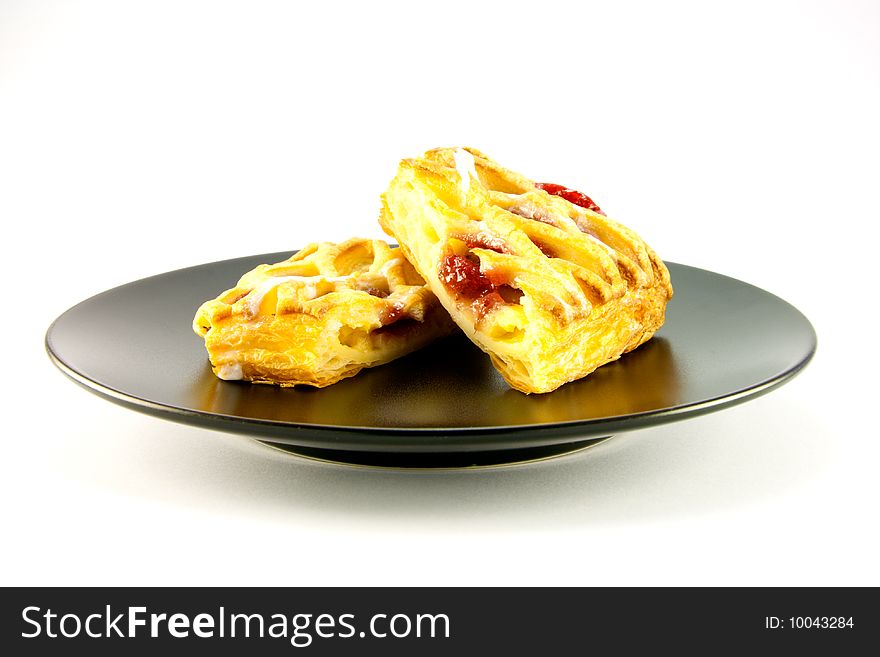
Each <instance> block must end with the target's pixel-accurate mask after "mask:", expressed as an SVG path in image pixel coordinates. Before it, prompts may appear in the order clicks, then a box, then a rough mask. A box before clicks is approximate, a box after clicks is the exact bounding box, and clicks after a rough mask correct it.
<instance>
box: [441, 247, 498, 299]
mask: <svg viewBox="0 0 880 657" xmlns="http://www.w3.org/2000/svg"><path fill="white" fill-rule="evenodd" d="M438 273H439V275H440V280H441V281H443V283H444V284H445V285H446V287H448V288H449V289H450V290H452V291H453V292H455V293H456V294H458V295H460V296H463V297H468V298H471V299H472V298H475V297H479V296H482V295H484V294H488V293H489V292H491V291H492V290H493V289H494V288H495V284H494V283H492V281H490V280H489V279H488V278H487V277H486V275H485V274H483V272H481V271H480V265H479V263H478V262H474V261H473V260H471V259H469V258H467V257H466V256H460V255H448V256H446V257H445V258H443V261H442V262H441V263H440V271H439V272H438Z"/></svg>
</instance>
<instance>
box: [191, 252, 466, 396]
mask: <svg viewBox="0 0 880 657" xmlns="http://www.w3.org/2000/svg"><path fill="white" fill-rule="evenodd" d="M193 330H194V331H195V332H196V334H198V335H200V336H202V337H203V338H204V339H205V347H206V348H207V350H208V356H209V358H210V360H211V365H212V366H213V369H214V373H215V374H216V375H217V376H218V377H220V378H221V379H227V380H235V379H244V380H247V381H252V382H255V383H276V384H279V385H281V386H293V385H296V384H300V383H303V384H308V385H312V386H316V387H319V388H321V387H324V386H328V385H330V384H332V383H336V382H337V381H339V380H340V379H343V378H345V377H349V376H353V375H354V374H357V372H359V371H360V370H361V369H362V368H364V367H372V366H374V365H381V364H382V363H387V362H388V361H390V360H393V359H395V358H398V357H399V356H403V355H404V354H407V353H409V352H411V351H413V350H415V349H419V348H420V347H422V346H424V345H426V344H428V343H429V342H431V341H432V340H434V339H435V338H438V337H440V336H443V335H446V334H449V333H451V332H452V331H454V330H455V324H453V322H452V321H451V319H450V318H449V315H448V314H447V313H446V311H445V310H444V309H443V308H442V306H440V304H439V303H438V301H437V298H436V297H435V296H434V294H433V293H432V292H431V291H430V290H429V289H428V287H427V286H426V285H425V282H424V280H422V278H421V277H420V276H419V275H418V274H417V273H416V271H415V270H414V269H413V267H412V265H410V263H409V262H408V261H407V260H406V259H405V258H404V257H403V255H402V253H401V252H400V250H399V249H397V248H392V247H389V246H388V245H387V244H386V243H385V242H382V241H380V240H366V239H351V240H348V241H347V242H343V243H341V244H331V243H321V244H310V245H309V246H307V247H305V248H304V249H302V250H301V251H299V252H297V253H295V254H294V255H292V256H291V257H290V258H288V259H287V260H285V261H284V262H279V263H277V264H274V265H260V266H259V267H257V268H256V269H254V270H252V271H250V272H248V273H246V274H245V275H244V276H242V278H241V280H239V282H238V285H236V286H235V287H234V288H232V289H231V290H227V291H226V292H224V293H223V294H221V295H220V296H219V297H217V298H216V299H214V300H211V301H207V302H205V303H204V304H202V306H201V307H200V308H199V309H198V312H197V313H196V316H195V319H194V320H193Z"/></svg>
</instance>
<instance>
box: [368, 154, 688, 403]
mask: <svg viewBox="0 0 880 657" xmlns="http://www.w3.org/2000/svg"><path fill="white" fill-rule="evenodd" d="M557 188H558V189H557ZM548 189H549V190H555V191H554V193H550V192H548V191H545V190H548ZM569 199H573V200H569ZM583 199H586V200H583ZM576 203H578V204H576ZM582 206H584V207H582ZM591 208H592V209H591ZM379 222H380V224H381V225H382V227H383V229H384V230H385V231H386V232H387V233H388V234H389V235H392V236H394V237H395V238H396V239H397V241H398V242H399V243H400V245H401V249H402V250H403V252H404V253H405V254H406V257H407V258H408V259H409V260H410V262H412V264H413V266H414V267H415V268H416V270H418V272H419V273H420V274H421V275H422V277H423V278H424V279H425V281H426V282H427V284H428V287H430V289H431V290H432V291H433V292H434V294H436V295H437V297H438V298H439V299H440V302H441V303H442V304H443V306H444V307H445V308H446V310H447V311H449V314H450V315H451V316H452V318H453V319H454V320H455V322H456V324H458V326H459V327H461V329H462V330H463V331H464V332H465V333H466V334H467V336H468V337H469V338H470V339H471V340H472V341H473V342H474V343H476V344H477V345H478V346H479V347H480V348H481V349H483V350H484V351H486V352H487V353H488V354H489V355H490V357H491V359H492V362H493V363H494V365H495V366H496V368H497V369H498V370H499V371H500V372H501V374H502V375H503V376H504V378H505V379H506V380H507V381H508V383H510V385H511V386H512V387H514V388H516V389H517V390H520V391H522V392H526V393H532V392H537V393H542V392H549V391H551V390H554V389H556V388H557V387H559V386H560V385H562V384H564V383H566V382H568V381H573V380H575V379H578V378H581V377H583V376H585V375H587V374H589V373H590V372H592V371H593V370H595V369H596V368H597V367H599V366H601V365H603V364H605V363H607V362H609V361H612V360H615V359H617V358H619V357H620V356H621V354H623V353H625V352H627V351H630V350H632V349H635V348H636V347H638V346H639V345H640V344H642V343H644V342H645V341H646V340H648V339H650V338H651V336H653V335H654V333H655V332H656V331H657V329H659V328H660V326H661V325H662V324H663V321H664V315H665V308H666V303H667V301H668V300H669V298H670V297H671V296H672V285H671V283H670V279H669V271H668V270H667V268H666V266H665V265H664V264H663V262H662V261H661V260H660V259H659V258H658V257H657V255H656V254H655V253H654V252H653V251H652V250H651V248H650V247H649V246H648V245H647V244H646V243H645V242H644V241H643V240H642V239H641V238H640V237H639V236H638V235H637V234H636V233H635V232H633V231H632V230H630V229H629V228H627V227H625V226H623V225H622V224H620V223H618V222H616V221H614V220H612V219H609V218H608V217H606V216H605V215H604V214H603V213H601V211H599V209H598V207H596V206H595V204H593V203H592V202H591V201H590V200H589V199H588V198H586V197H584V196H583V195H580V194H578V193H577V192H573V191H572V190H566V189H564V188H561V187H560V186H558V185H539V184H538V183H535V182H534V181H532V180H529V179H528V178H525V177H524V176H522V175H520V174H518V173H515V172H513V171H510V170H508V169H505V168H504V167H502V166H500V165H499V164H497V163H496V162H493V161H492V160H490V159H489V158H488V157H486V156H485V155H483V154H482V153H480V152H479V151H477V150H475V149H472V148H465V149H463V148H457V149H453V148H439V149H435V150H432V151H428V152H427V153H425V154H424V155H423V156H422V157H420V158H416V159H406V160H403V161H402V162H401V163H400V167H399V169H398V172H397V175H396V176H395V177H394V179H393V180H392V181H391V183H390V185H389V187H388V190H387V191H386V192H385V194H384V195H383V202H382V210H381V214H380V219H379Z"/></svg>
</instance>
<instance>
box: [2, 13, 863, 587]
mask: <svg viewBox="0 0 880 657" xmlns="http://www.w3.org/2000/svg"><path fill="white" fill-rule="evenodd" d="M878 44H880V4H878V3H876V2H870V1H864V2H853V1H846V2H840V1H835V2H831V1H828V2H755V3H752V2H737V3H729V5H728V6H726V7H725V6H723V5H720V4H719V3H699V2H694V3H644V4H636V3H601V4H598V3H597V4H595V5H591V4H587V3H582V2H577V3H576V2H571V3H560V2H553V1H548V0H544V1H542V2H534V1H531V2H512V1H511V2H505V3H480V2H476V1H473V2H455V1H451V0H447V1H445V2H435V3H413V2H400V3H389V2H378V1H376V2H362V3H354V2H351V3H334V2H314V3H294V2H281V3H264V2H246V3H245V2H242V3H239V4H229V3H223V2H210V3H207V2H206V3H194V2H156V1H151V2H143V3H136V2H134V3H133V2H125V3H119V2H9V1H8V0H7V1H4V2H2V3H0V217H2V226H3V228H2V230H3V286H4V288H5V289H4V291H3V299H4V301H3V305H2V308H3V313H2V318H0V330H2V343H0V344H2V345H3V355H4V367H3V370H4V377H3V379H2V384H0V385H2V386H3V392H2V399H3V412H4V416H5V417H4V418H3V453H2V457H0V462H2V472H3V474H2V477H0V500H2V502H0V504H2V530H0V531H2V534H3V539H2V541H0V583H2V584H118V585H122V584H125V585H134V584H279V585H280V584H293V585H296V584H314V585H329V584H418V585H421V584H481V585H482V584H729V585H741V584H768V585H779V584H796V585H807V584H823V585H824V584H841V585H858V584H873V585H878V584H880V576H878V575H880V571H878V559H877V554H878V551H880V545H878V529H877V525H878V521H877V503H878V493H880V485H878V479H880V477H878V467H880V459H878V457H880V442H878V432H877V428H876V426H875V423H874V422H873V419H874V418H875V417H876V411H877V407H878V402H877V395H876V393H877V375H876V372H877V367H878V358H877V351H876V349H877V346H876V337H877V335H876V334H877V326H878V323H877V319H878V317H877V315H878V313H877V305H878V303H877V273H876V267H877V265H876V258H877V242H876V241H875V240H876V237H877V232H878V231H877V222H878V219H880V211H878V209H880V202H878V183H880V164H878V163H880V127H878V126H880V121H878V117H880V45H878ZM456 144H466V145H472V146H475V147H477V148H480V149H482V150H484V151H485V152H487V153H488V154H490V155H491V156H492V157H494V158H496V159H497V160H499V161H501V162H502V163H504V164H506V165H508V166H510V167H511V168H513V169H516V170H519V171H522V172H523V173H525V174H526V175H528V176H530V177H533V178H537V179H542V180H550V181H557V182H561V183H565V184H568V185H570V186H573V187H575V188H579V189H582V190H583V191H585V192H587V193H588V194H590V195H591V196H593V198H594V199H596V200H597V202H598V203H599V204H600V205H601V206H602V207H603V208H604V209H605V210H607V211H608V212H609V214H610V215H611V216H614V217H616V218H618V219H620V220H622V221H624V222H625V223H627V224H629V225H630V226H632V227H633V228H635V229H636V230H637V231H639V232H640V233H642V234H643V236H644V237H645V238H646V239H647V240H648V241H649V243H651V244H652V245H653V246H654V247H655V248H656V250H657V251H658V252H659V253H660V255H661V256H662V257H663V258H664V259H667V260H671V261H675V262H683V263H688V264H691V265H696V266H699V267H703V268H708V269H713V270H716V271H719V272H722V273H725V274H728V275H731V276H734V277H736V278H740V279H743V280H746V281H749V282H751V283H754V284H756V285H758V286H760V287H763V288H765V289H768V290H770V291H772V292H774V293H776V294H778V295H779V296H781V297H783V298H785V299H787V300H788V301H790V302H791V303H793V304H794V305H795V306H797V307H798V308H800V309H801V310H802V311H803V312H804V313H805V314H806V315H807V316H808V317H809V318H810V319H811V320H812V322H813V323H814V325H815V327H816V330H817V333H818V335H819V352H818V354H817V356H816V358H815V360H814V361H813V363H812V364H811V365H810V366H809V367H808V368H807V370H806V371H805V372H804V373H803V374H802V375H801V376H800V377H798V378H797V379H795V380H794V381H793V382H792V383H790V384H788V385H786V386H784V387H783V388H781V389H779V390H778V391H775V392H773V393H771V394H770V395H767V396H765V397H762V398H760V399H758V400H756V401H754V402H751V403H748V404H745V405H742V406H739V407H736V408H734V409H731V410H727V411H723V412H720V413H717V414H714V415H710V416H706V417H703V418H700V419H696V420H691V421H687V422H683V423H678V424H674V425H669V426H665V427H661V428H656V429H650V430H643V431H639V432H635V433H631V434H627V435H623V436H620V437H618V438H617V439H615V440H613V441H611V442H609V443H607V444H605V445H603V446H600V447H597V448H595V449H594V450H591V451H587V452H585V453H584V454H582V455H580V456H576V457H572V458H567V459H561V460H556V461H551V462H547V463H543V464H536V465H532V466H526V467H517V468H508V469H497V470H490V471H482V472H459V473H434V474H425V473H401V472H384V471H365V470H357V469H349V468H343V467H336V466H325V465H320V464H315V463H309V462H303V461H299V460H296V459H293V458H290V457H286V456H285V455H283V454H281V453H278V452H275V451H273V450H271V449H269V448H264V447H262V446H260V445H258V444H256V443H253V442H251V441H249V440H247V439H245V438H242V437H237V436H233V435H227V434H221V433H216V432H211V431H207V430H199V429H194V428H189V427H185V426H182V425H176V424H172V423H169V422H164V421H161V420H158V419H154V418H151V417H147V416H144V415H139V414H137V413H133V412H130V411H127V410H124V409H122V408H120V407H117V406H114V405H112V404H109V403H107V402H105V401H102V400H100V399H98V398H97V397H94V396H92V395H90V394H88V393H87V392H85V391H83V390H82V389H80V388H78V387H77V386H75V385H73V384H72V383H71V382H70V381H68V380H67V379H66V378H65V377H64V376H62V375H61V374H60V373H59V372H57V371H56V370H55V369H54V368H53V366H52V365H51V364H50V362H49V360H48V358H47V357H46V356H45V354H44V352H43V346H42V340H43V336H44V333H45V330H46V328H47V327H48V325H49V323H50V322H51V321H52V319H54V318H55V317H56V316H57V315H59V314H60V313H61V312H63V311H64V310H65V309H66V308H68V307H69V306H71V305H73V304H75V303H77V302H79V301H80V300H82V299H84V298H86V297H88V296H91V295H92V294H95V293H97V292H100V291H102V290H104V289H107V288H109V287H112V286H115V285H119V284H122V283H125V282H128V281H131V280H134V279H137V278H141V277H144V276H148V275H152V274H156V273H160V272H163V271H166V270H169V269H175V268H179V267H184V266H188V265H193V264H199V263H202V262H207V261H213V260H219V259H223V258H227V257H233V256H240V255H249V254H253V253H263V252H268V251H278V250H285V249H294V248H296V247H298V246H302V245H303V244H305V243H307V242H310V241H313V240H339V239H344V238H346V237H349V236H351V235H363V236H376V237H379V236H381V232H380V230H379V228H378V226H377V224H376V221H375V219H376V216H377V207H378V195H379V193H380V192H381V191H382V190H383V189H384V188H385V185H386V184H387V182H388V180H389V179H390V178H391V176H392V175H393V173H394V171H395V168H396V164H397V161H398V160H399V159H400V158H401V157H405V156H413V155H416V154H418V153H420V152H422V151H423V150H425V149H427V148H430V147H434V146H438V145H456Z"/></svg>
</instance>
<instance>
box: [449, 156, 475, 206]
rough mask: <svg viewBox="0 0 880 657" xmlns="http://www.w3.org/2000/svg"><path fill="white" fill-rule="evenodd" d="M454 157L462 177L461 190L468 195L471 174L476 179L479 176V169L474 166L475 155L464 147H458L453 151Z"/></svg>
mask: <svg viewBox="0 0 880 657" xmlns="http://www.w3.org/2000/svg"><path fill="white" fill-rule="evenodd" d="M452 159H454V160H455V170H456V171H458V176H459V178H461V191H462V193H463V194H464V195H465V196H467V193H468V190H469V189H470V188H471V176H473V178H474V179H475V180H479V178H477V169H476V168H475V167H474V156H473V155H471V154H470V153H468V152H467V151H466V150H464V149H463V148H456V149H455V150H454V151H453V152H452Z"/></svg>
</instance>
